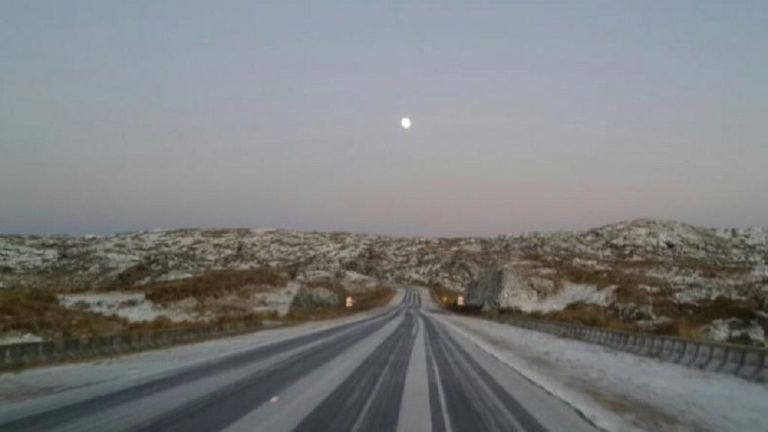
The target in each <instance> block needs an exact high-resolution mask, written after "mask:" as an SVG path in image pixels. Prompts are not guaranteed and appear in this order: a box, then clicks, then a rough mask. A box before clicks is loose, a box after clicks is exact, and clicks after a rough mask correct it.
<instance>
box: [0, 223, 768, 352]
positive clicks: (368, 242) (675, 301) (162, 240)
mask: <svg viewBox="0 0 768 432" xmlns="http://www.w3.org/2000/svg"><path fill="white" fill-rule="evenodd" d="M766 263H768V230H766V229H743V230H732V229H708V228H699V227H694V226H690V225H686V224H683V223H678V222H660V221H654V220H637V221H633V222H628V223H619V224H614V225H609V226H605V227H600V228H596V229H592V230H588V231H582V232H562V233H552V234H528V235H522V236H507V237H497V238H457V239H431V238H396V237H384V236H367V235H356V234H347V233H302V232H293V231H283V230H251V229H226V230H193V229H185V230H170V231H150V232H137V233H127V234H118V235H112V236H104V237H102V236H85V237H53V236H0V287H4V288H7V289H15V288H38V289H47V290H49V291H54V292H56V293H58V294H60V295H67V296H70V297H71V298H70V300H67V301H68V302H69V303H67V304H74V303H77V302H83V301H85V300H83V299H87V298H90V297H88V296H87V295H86V296H85V297H82V296H83V295H84V294H90V293H93V292H94V291H98V292H103V291H110V292H129V291H132V290H136V289H145V288H146V287H149V286H157V284H164V283H171V282H173V281H179V280H191V279H190V278H191V277H193V276H203V275H206V274H209V273H210V272H215V271H256V270H262V269H269V270H270V271H274V272H276V273H278V274H280V275H281V278H282V279H284V280H285V281H286V282H285V283H284V284H281V285H280V286H279V287H274V289H273V290H272V291H271V292H274V295H272V294H270V295H272V297H274V298H275V299H283V300H280V302H282V303H281V304H282V305H283V306H280V307H278V306H275V308H276V310H280V312H281V313H284V309H285V308H284V304H285V303H286V302H290V301H293V300H292V299H294V298H295V297H296V296H297V295H298V296H299V299H300V300H301V299H308V298H309V299H313V298H315V297H317V298H318V299H322V298H338V292H336V293H335V294H334V293H331V292H322V291H320V290H318V288H323V287H329V286H334V287H337V288H338V287H343V289H344V290H346V291H354V290H355V289H358V288H359V287H365V286H367V287H370V286H375V285H376V284H378V283H381V282H397V283H410V284H419V285H434V286H440V287H443V288H447V289H450V290H454V291H464V290H466V294H467V298H468V301H469V303H470V304H471V305H473V306H475V307H479V308H483V309H484V310H486V311H501V312H503V313H507V312H508V313H521V314H532V315H535V316H543V317H547V318H550V319H560V320H569V321H579V322H585V323H588V324H594V325H608V326H614V327H619V328H632V329H638V330H643V331H654V332H666V333H673V334H683V335H689V336H695V337H706V338H712V339H718V340H732V341H742V342H749V343H756V344H759V343H764V341H765V330H766V329H768V327H767V326H766V322H767V321H768V320H767V319H766V318H767V317H768V315H766V313H767V312H768V301H767V298H768V294H767V291H768V266H767V264H766ZM329 281H330V282H329ZM309 288H315V290H314V291H307V290H308V289H309ZM266 291H269V290H264V289H260V292H266ZM331 291H333V290H331ZM339 292H340V291H339ZM80 293H84V294H80ZM75 295H81V297H82V298H81V297H72V296H75ZM334 296H335V297H334ZM118 297H119V296H118ZM267 297H269V296H267ZM267 297H264V299H261V298H260V300H258V302H260V303H259V304H262V303H266V304H271V303H273V302H276V301H277V300H274V299H272V297H269V298H267ZM120 298H122V297H120ZM254 298H255V297H254ZM72 299H74V300H72ZM285 299H288V300H285ZM302 301H303V300H302ZM280 302H278V303H280ZM80 304H81V305H82V303H80ZM121 304H122V303H121ZM138 306H141V307H145V309H142V310H146V305H138ZM160 306H161V305H158V304H156V305H153V306H152V307H153V308H155V309H154V310H156V309H157V308H159V307H160ZM280 308H282V309H280ZM137 313H138V312H137ZM147 313H148V314H149V312H147ZM189 313H190V310H189V308H187V309H185V310H184V311H183V313H180V314H177V315H172V314H171V317H172V318H173V316H178V317H184V316H187V315H188V314H189ZM149 315H152V314H149ZM179 319H181V318H179Z"/></svg>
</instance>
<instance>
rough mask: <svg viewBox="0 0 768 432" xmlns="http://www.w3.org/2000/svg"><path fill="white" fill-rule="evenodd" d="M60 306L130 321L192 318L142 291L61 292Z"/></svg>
mask: <svg viewBox="0 0 768 432" xmlns="http://www.w3.org/2000/svg"><path fill="white" fill-rule="evenodd" d="M59 301H60V302H61V304H62V306H64V307H67V308H70V309H84V310H89V311H91V312H96V313H100V314H103V315H117V316H119V317H121V318H125V319H127V320H128V321H130V322H142V321H152V320H154V319H155V318H158V317H160V316H166V317H168V318H169V319H170V320H172V321H176V322H181V321H189V320H193V319H194V318H193V317H192V316H190V315H189V314H186V313H184V312H182V311H178V310H173V309H164V308H161V307H158V306H157V305H155V304H153V303H152V302H151V301H149V300H147V299H146V298H145V297H144V293H126V292H115V293H85V294H62V295H60V296H59Z"/></svg>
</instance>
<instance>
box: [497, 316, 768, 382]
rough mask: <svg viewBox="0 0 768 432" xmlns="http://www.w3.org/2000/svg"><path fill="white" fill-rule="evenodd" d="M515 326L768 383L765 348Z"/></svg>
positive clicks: (535, 323)
mask: <svg viewBox="0 0 768 432" xmlns="http://www.w3.org/2000/svg"><path fill="white" fill-rule="evenodd" d="M504 322H505V323H507V324H510V325H514V326H516V327H522V328H525V329H529V330H536V331H540V332H545V333H550V334H553V335H556V336H561V337H566V338H571V339H578V340H581V341H584V342H589V343H593V344H597V345H603V346H606V347H610V348H614V349H617V350H620V351H626V352H629V353H632V354H637V355H642V356H645V357H654V358H657V359H659V360H661V361H665V362H670V363H677V364H681V365H684V366H688V367H692V368H697V369H703V370H707V371H711V372H718V373H728V374H733V375H737V376H740V377H742V378H746V379H748V380H753V381H758V382H763V383H765V382H768V355H766V353H767V352H768V350H766V349H765V348H758V347H750V346H743V345H734V344H726V343H717V342H704V341H695V340H688V339H681V338H677V337H673V336H661V335H653V334H645V333H633V332H626V331H619V330H607V329H600V328H596V327H588V326H584V325H579V324H568V323H558V322H552V321H543V320H534V319H521V318H507V319H504Z"/></svg>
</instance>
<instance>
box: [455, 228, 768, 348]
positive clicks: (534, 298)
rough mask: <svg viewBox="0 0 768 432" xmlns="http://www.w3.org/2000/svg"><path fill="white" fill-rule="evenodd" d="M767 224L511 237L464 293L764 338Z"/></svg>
mask: <svg viewBox="0 0 768 432" xmlns="http://www.w3.org/2000/svg"><path fill="white" fill-rule="evenodd" d="M767 262H768V230H765V229H744V230H738V229H707V228H699V227H694V226H691V225H686V224H683V223H678V222H660V221H654V220H637V221H633V222H630V223H620V224H614V225H609V226H605V227H601V228H596V229H592V230H588V231H584V232H574V233H556V234H546V235H530V236H524V237H520V238H517V239H515V242H514V251H513V253H512V254H511V257H510V258H509V259H508V260H507V261H506V262H504V263H503V264H500V265H496V266H493V267H491V268H489V270H488V271H486V272H485V273H484V274H483V275H481V277H480V278H478V279H477V280H476V281H475V282H474V283H473V284H471V285H470V287H469V289H468V292H467V297H468V303H469V304H470V305H472V306H475V307H482V308H483V309H484V310H486V311H500V312H502V313H517V314H524V315H532V316H535V317H544V318H549V319H556V320H563V321H571V322H581V323H584V324H590V325H602V326H609V327H615V328H623V329H630V330H639V331H652V332H657V333H668V334H676V335H681V336H687V337H699V338H704V339H714V340H720V341H731V342H741V343H750V344H757V345H762V344H765V332H766V330H768V266H766V263H767Z"/></svg>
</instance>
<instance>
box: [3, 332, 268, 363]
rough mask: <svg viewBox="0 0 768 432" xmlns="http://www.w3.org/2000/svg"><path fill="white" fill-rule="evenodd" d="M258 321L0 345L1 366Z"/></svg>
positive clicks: (138, 346)
mask: <svg viewBox="0 0 768 432" xmlns="http://www.w3.org/2000/svg"><path fill="white" fill-rule="evenodd" d="M260 327H261V325H260V324H258V323H250V322H239V323H227V324H222V325H217V326H211V327H208V328H201V329H176V330H162V331H153V332H136V333H124V334H118V335H111V336H94V337H87V338H79V339H64V340H56V341H47V342H28V343H18V344H12V345H0V370H3V369H13V368H18V367H23V366H33V365H44V364H51V363H59V362H65V361H78V360H86V359H90V358H97V357H105V356H110V355H116V354H127V353H132V352H138V351H144V350H149V349H154V348H161V347H167V346H171V345H177V344H182V343H188V342H199V341H202V340H206V339H211V338H214V337H221V336H231V335H236V334H241V333H247V332H250V331H254V330H256V329H258V328H260Z"/></svg>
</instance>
